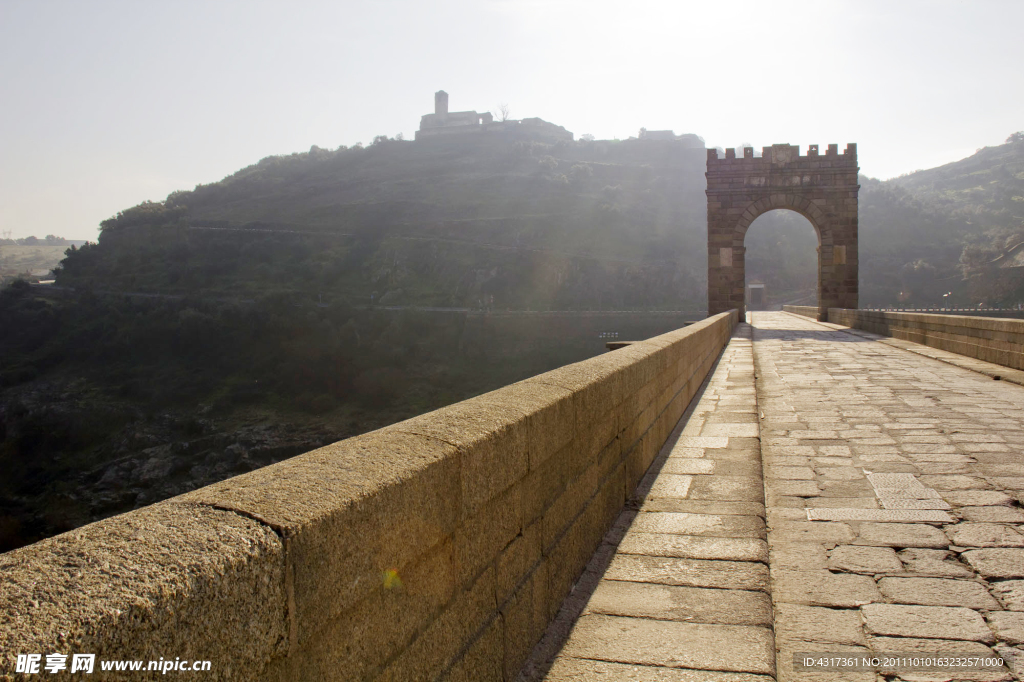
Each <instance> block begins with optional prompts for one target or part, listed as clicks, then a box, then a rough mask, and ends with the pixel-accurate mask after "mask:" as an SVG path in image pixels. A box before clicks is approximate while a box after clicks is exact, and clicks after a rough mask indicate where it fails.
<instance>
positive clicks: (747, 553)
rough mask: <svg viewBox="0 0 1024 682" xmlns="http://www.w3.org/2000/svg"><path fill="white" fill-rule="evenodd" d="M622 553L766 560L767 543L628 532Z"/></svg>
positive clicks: (621, 546) (620, 549)
mask: <svg viewBox="0 0 1024 682" xmlns="http://www.w3.org/2000/svg"><path fill="white" fill-rule="evenodd" d="M619 551H620V552H622V553H624V554H646V555H649V556H664V557H679V558H682V559H709V560H722V561H761V562H767V561H768V547H767V545H766V544H765V542H764V541H763V540H757V539H754V538H716V537H696V536H692V535H672V534H667V533H630V534H629V535H627V536H626V537H625V538H624V539H623V541H622V543H621V544H620V545H619Z"/></svg>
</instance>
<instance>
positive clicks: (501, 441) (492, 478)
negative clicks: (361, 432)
mask: <svg viewBox="0 0 1024 682" xmlns="http://www.w3.org/2000/svg"><path fill="white" fill-rule="evenodd" d="M526 415H527V411H526V409H525V408H524V409H521V410H519V411H514V410H512V409H511V408H510V406H509V404H507V403H503V402H500V401H497V400H496V399H495V398H494V397H493V396H491V395H490V394H485V395H482V396H478V397H477V398H472V399H470V400H466V401H463V402H461V403H456V404H454V405H450V406H448V407H445V408H441V409H440V410H435V411H433V412H428V413H426V414H424V415H420V416H419V417H414V418H413V419H409V420H406V421H404V422H399V423H398V424H395V425H393V426H391V427H388V429H382V430H381V431H376V432H373V433H374V434H381V435H382V436H383V435H384V432H394V433H406V434H417V435H421V436H427V437H429V438H432V439H435V440H436V441H440V442H441V443H443V444H451V445H454V446H455V447H456V448H458V451H459V457H458V460H459V479H460V482H461V484H462V490H461V494H460V499H461V501H462V515H463V516H470V515H472V514H474V513H475V512H476V511H477V510H478V509H479V508H480V507H482V506H483V505H484V504H486V503H487V502H488V500H491V499H493V498H494V497H495V496H496V495H497V494H498V493H500V492H502V491H504V490H506V489H507V488H509V487H510V486H511V485H512V484H513V483H515V482H516V481H519V480H521V479H522V478H523V477H525V476H526V472H527V471H528V469H529V460H528V455H527V452H528V443H529V423H528V421H527V420H526ZM367 435H373V434H367ZM353 440H355V439H348V440H345V441H341V443H337V444H335V445H336V446H344V445H346V444H349V443H351V441H353ZM391 440H393V438H388V440H387V441H383V442H380V443H378V444H377V445H378V447H387V446H389V445H390V441H391ZM329 447H333V446H329ZM316 452H318V451H316ZM310 454H312V453H310ZM306 456H308V455H306Z"/></svg>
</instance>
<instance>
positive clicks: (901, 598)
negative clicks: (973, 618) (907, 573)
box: [878, 578, 999, 611]
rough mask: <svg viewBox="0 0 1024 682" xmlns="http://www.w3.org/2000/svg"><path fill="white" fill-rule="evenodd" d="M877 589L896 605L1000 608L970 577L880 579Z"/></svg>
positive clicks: (982, 586)
mask: <svg viewBox="0 0 1024 682" xmlns="http://www.w3.org/2000/svg"><path fill="white" fill-rule="evenodd" d="M878 589H879V590H880V591H881V593H882V594H883V595H884V596H885V598H886V599H887V600H888V601H890V602H894V603H897V604H920V605H922V606H963V607H966V608H969V609H982V610H985V611H988V610H992V609H999V603H998V602H997V601H996V600H995V599H993V598H992V596H991V595H990V594H989V593H988V590H986V589H985V587H984V585H982V584H981V583H978V582H975V581H973V580H945V579H942V578H882V579H881V580H880V581H879V582H878Z"/></svg>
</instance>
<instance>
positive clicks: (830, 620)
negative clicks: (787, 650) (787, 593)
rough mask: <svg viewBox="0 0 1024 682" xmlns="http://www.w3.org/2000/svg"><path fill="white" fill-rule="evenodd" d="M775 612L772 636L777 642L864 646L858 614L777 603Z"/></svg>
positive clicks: (848, 610) (852, 611) (848, 611)
mask: <svg viewBox="0 0 1024 682" xmlns="http://www.w3.org/2000/svg"><path fill="white" fill-rule="evenodd" d="M776 608H777V612H776V624H775V632H776V637H777V638H778V639H785V640H787V641H789V640H799V641H803V642H823V643H830V644H848V645H860V646H864V645H866V644H867V640H866V638H865V637H864V632H863V629H862V626H861V620H860V614H859V613H858V612H857V611H855V610H850V609H825V608H820V607H815V606H803V605H800V604H789V603H780V604H778V606H777V607H776ZM809 650H813V651H816V649H809Z"/></svg>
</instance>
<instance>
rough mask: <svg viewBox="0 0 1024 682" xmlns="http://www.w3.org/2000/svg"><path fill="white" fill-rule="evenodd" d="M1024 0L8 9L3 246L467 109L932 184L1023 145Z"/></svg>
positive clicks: (92, 0)
mask: <svg viewBox="0 0 1024 682" xmlns="http://www.w3.org/2000/svg"><path fill="white" fill-rule="evenodd" d="M1022 30H1024V1H1022V0H1005V1H999V0H990V1H986V0H963V1H953V0H926V1H921V2H917V1H909V0H907V1H904V0H882V1H879V2H875V1H873V0H851V1H849V2H838V1H837V2H830V1H828V0H810V1H808V2H795V1H794V2H782V1H778V0H752V1H750V2H738V1H737V2H726V1H723V0H713V1H712V0H699V1H697V2H688V1H685V0H670V1H665V2H644V1H636V0H632V1H631V2H623V1H619V2H603V1H601V0H579V1H576V0H564V1H563V0H538V1H535V2H534V1H521V0H471V1H466V2H461V1H451V2H446V1H440V2H435V1H423V0H409V1H405V0H395V1H391V2H389V1H386V0H377V1H375V2H343V1H340V0H335V1H332V2H314V1H313V0H295V1H292V2H284V1H283V0H282V1H280V2H260V1H258V0H244V1H243V2H230V1H220V0H201V1H199V2H189V1H185V0H144V1H140V0H127V1H125V2H108V1H105V0H89V1H88V2H82V1H81V0H74V1H69V2H58V1H56V0H0V231H7V230H10V231H11V232H12V233H13V236H16V237H18V236H27V235H29V234H35V235H37V236H43V235H45V234H51V233H52V234H58V235H62V236H65V237H69V238H80V239H85V238H92V239H94V238H95V236H96V229H97V226H98V223H99V221H100V220H103V219H105V218H108V217H110V216H112V215H114V214H115V213H116V212H117V211H118V210H121V209H124V208H127V207H129V206H132V205H135V204H137V203H139V202H141V201H144V200H147V199H149V200H154V201H160V200H162V199H163V198H164V197H166V196H167V194H168V193H170V192H171V191H173V190H176V189H191V188H192V187H194V186H195V185H196V184H198V183H209V182H214V181H216V180H219V179H221V178H222V177H224V176H225V175H228V174H230V173H232V172H234V171H236V170H238V169H239V168H242V167H244V166H247V165H249V164H252V163H254V162H256V161H259V160H260V159H261V158H263V157H265V156H269V155H272V154H288V153H291V152H295V151H305V150H307V149H309V147H310V146H311V145H314V144H315V145H319V146H321V147H326V148H335V147H337V146H338V145H341V144H345V145H352V144H354V143H356V142H360V141H361V142H364V143H369V142H370V141H371V140H372V139H373V137H374V136H375V135H380V134H386V135H389V136H393V135H395V134H396V133H399V132H402V133H404V134H405V136H406V137H407V138H411V137H412V135H413V133H414V131H415V130H416V128H417V127H418V125H419V117H420V115H422V114H425V113H429V112H431V111H432V110H433V93H434V91H435V90H438V89H445V90H447V91H448V93H449V95H450V97H451V100H450V106H451V109H452V110H467V109H476V110H478V111H486V110H490V109H494V108H495V107H496V105H497V104H498V103H499V102H507V103H508V104H509V106H510V107H511V113H512V116H513V118H520V117H526V116H540V117H541V118H544V119H546V120H549V121H553V122H555V123H558V124H560V125H564V126H565V127H566V128H568V129H569V130H571V131H573V132H574V133H575V134H576V135H577V137H578V136H579V135H581V134H582V133H592V134H594V135H596V136H597V137H598V138H614V137H619V138H626V137H629V136H631V135H636V134H637V130H638V129H639V128H640V127H641V126H644V127H647V128H649V129H662V128H672V129H674V130H675V131H676V132H677V133H684V132H685V133H696V134H698V135H700V136H702V137H703V138H704V139H705V140H706V141H707V144H708V145H709V146H716V145H720V146H736V145H738V144H740V143H745V142H746V143H752V144H753V145H754V146H757V147H760V146H763V145H768V144H772V143H776V142H789V143H791V144H799V145H800V146H801V147H802V148H804V149H806V145H808V144H815V143H817V144H821V145H826V144H828V143H830V142H835V143H839V145H840V148H842V147H843V146H844V145H845V143H847V142H857V143H858V145H859V147H858V151H859V153H860V164H861V169H862V172H863V173H865V174H867V175H871V176H875V177H881V178H888V177H892V176H895V175H899V174H900V173H905V172H909V171H913V170H915V169H919V168H929V167H932V166H936V165H940V164H943V163H947V162H950V161H954V160H956V159H959V158H963V157H964V156H968V155H970V154H971V153H973V152H974V151H975V149H977V148H979V147H983V146H986V145H995V144H1000V143H1002V142H1003V140H1005V139H1006V137H1007V136H1008V135H1009V134H1010V133H1012V132H1014V131H1017V130H1021V129H1024V76H1022V71H1021V65H1022V64H1024V40H1021V32H1022Z"/></svg>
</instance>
